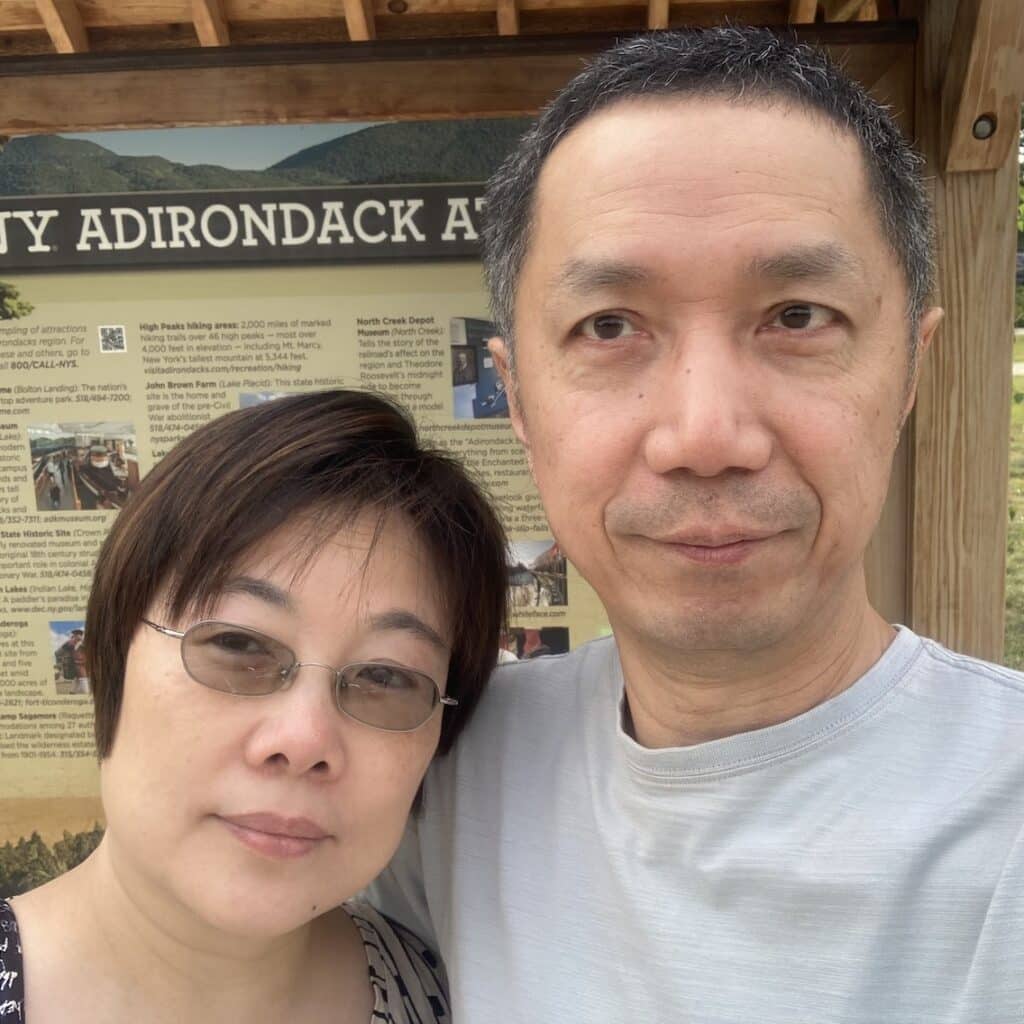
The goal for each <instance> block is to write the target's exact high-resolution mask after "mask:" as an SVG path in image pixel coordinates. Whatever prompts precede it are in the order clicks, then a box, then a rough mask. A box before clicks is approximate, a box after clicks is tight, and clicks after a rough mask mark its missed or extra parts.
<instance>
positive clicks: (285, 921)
mask: <svg viewBox="0 0 1024 1024" xmlns="http://www.w3.org/2000/svg"><path fill="white" fill-rule="evenodd" d="M373 527H374V520H372V519H370V518H368V517H364V518H363V519H360V520H357V521H356V524H355V526H354V527H353V528H352V529H350V530H346V531H345V532H344V533H341V534H338V535H336V536H335V537H334V538H333V539H332V540H330V541H328V542H327V543H324V544H323V545H322V546H321V547H320V548H319V549H318V550H317V553H316V556H315V559H314V560H313V561H312V562H311V563H310V564H309V565H308V567H307V568H305V569H304V570H301V571H300V570H299V566H300V563H298V562H297V561H296V559H295V556H294V554H293V551H294V549H295V543H296V540H297V539H298V537H299V532H298V530H297V529H296V528H295V527H291V528H288V527H286V528H284V529H282V530H280V531H279V532H278V533H276V534H275V535H274V536H272V537H271V538H270V539H268V541H266V542H265V543H264V544H263V545H261V546H260V547H259V548H258V549H257V550H255V551H253V552H252V554H251V557H249V558H248V559H246V560H245V561H244V563H243V564H242V565H240V566H239V568H238V571H237V573H236V574H235V576H234V579H233V581H232V582H231V583H230V584H229V586H228V587H227V588H226V590H225V592H224V593H223V594H222V595H221V597H220V598H219V600H218V602H217V604H216V607H215V608H214V609H213V610H212V611H211V612H210V613H209V614H206V615H204V616H203V618H206V619H217V620H220V621H225V622H229V623H232V624H235V625H239V626H245V627H248V628H250V629H254V630H258V631H260V632H262V633H265V634H268V635H269V636H271V637H273V638H275V639H276V640H278V641H280V642H281V643H282V644H285V645H286V646H287V647H289V648H291V650H292V651H293V652H294V653H295V656H296V658H297V660H298V661H300V662H317V663H321V664H323V665H329V666H336V667H341V666H342V665H346V664H348V663H351V662H357V661H388V662H396V663H398V664H400V665H403V666H406V667H407V668H411V669H415V670H416V671H418V672H421V673H423V674H425V675H427V676H429V677H431V678H432V679H434V680H436V681H437V682H438V684H439V685H440V686H441V687H442V689H443V687H444V681H445V678H446V676H447V670H448V660H449V654H448V650H447V647H446V646H445V645H446V644H447V643H448V642H449V631H448V624H447V623H446V621H445V618H444V615H443V613H442V609H441V606H440V604H439V601H438V586H437V580H436V574H435V573H434V572H433V570H432V566H431V564H430V560H429V557H428V555H427V552H426V551H425V549H424V548H423V546H422V544H421V542H420V541H419V540H418V539H417V538H416V537H415V536H414V534H413V532H412V530H411V528H410V527H409V525H408V524H407V523H406V522H404V521H403V520H401V519H395V518H392V519H390V520H388V521H387V522H386V523H385V526H384V528H383V530H382V531H381V533H380V536H379V538H378V540H377V543H376V546H374V547H373V551H372V554H371V553H370V542H371V535H372V530H373ZM297 571H299V575H298V576H296V572H297ZM147 617H148V618H150V619H152V620H153V621H154V622H156V623H158V624H159V625H162V626H169V627H172V628H174V629H178V630H185V629H187V628H188V627H189V626H191V625H193V624H194V622H195V621H196V619H195V618H192V619H185V620H182V621H179V622H169V621H167V620H166V618H165V617H164V613H163V612H162V610H161V609H160V608H153V609H150V612H149V614H148V615H147ZM432 637H433V638H432ZM437 638H441V639H442V640H443V641H444V643H443V644H442V643H439V642H438V639H437ZM180 650H181V645H180V641H179V640H177V639H174V638H172V637H168V636H166V635H164V634H161V633H159V632H157V631H156V630H154V629H152V628H151V627H149V626H147V625H145V624H142V625H140V626H139V629H138V630H137V632H136V634H135V636H134V638H133V641H132V645H131V647H130V649H129V652H128V661H127V668H126V673H125V684H124V698H123V703H122V707H121V715H120V719H119V722H118V727H117V734H116V738H115V741H114V745H113V748H112V750H111V753H110V755H109V756H108V757H107V758H106V759H105V760H104V761H103V763H102V766H101V784H102V793H103V803H104V808H105V811H106V815H107V823H108V836H107V843H108V848H109V853H110V857H111V858H112V862H114V863H115V866H116V867H117V869H118V870H119V872H130V873H133V874H134V875H135V876H136V877H137V878H138V879H140V880H142V881H144V882H148V883H150V884H151V885H153V886H155V888H156V891H157V892H159V893H160V895H161V896H162V897H164V898H169V899H170V901H171V902H172V903H173V902H177V903H179V904H181V905H183V906H184V907H185V908H186V909H187V910H189V911H191V912H193V913H195V914H197V915H198V916H199V917H201V918H202V919H204V920H205V921H207V922H208V923H209V924H211V925H212V926H214V927H216V928H218V929H221V930H224V931H227V932H230V933H232V934H237V935H248V936H253V937H257V936H258V937H269V936H273V935H279V934H284V933H286V932H288V931H290V930H292V929H294V928H296V927H298V926H299V925H301V924H304V923H305V922H306V921H308V920H310V919H311V918H312V917H314V916H316V915H317V914H320V913H322V912H324V911H326V910H328V909H330V908H331V907H332V906H336V905H337V904H338V903H340V902H341V901H343V900H345V899H347V898H349V897H350V896H352V895H353V894H355V893H356V892H357V891H359V890H360V889H361V888H363V887H364V886H365V885H366V884H367V883H368V882H370V881H371V880H372V879H373V878H374V876H375V875H376V874H377V873H378V872H379V871H380V870H381V869H382V868H383V867H384V866H385V865H386V864H387V862H388V860H389V858H390V856H391V854H392V853H393V852H394V849H395V847H396V846H397V845H398V841H399V839H400V838H401V834H402V830H403V826H404V824H405V819H406V817H407V815H408V813H409V808H410V805H411V804H412V801H413V798H414V797H415V794H416V791H417V789H418V787H419V784H420V781H421V779H422V777H423V774H424V772H425V771H426V768H427V765H428V763H429V761H430V759H431V757H432V755H433V753H434V749H435V747H436V746H437V741H438V737H439V734H440V726H441V712H440V709H439V708H438V709H437V710H435V712H434V715H433V716H432V717H431V718H430V719H429V721H428V722H427V723H426V724H425V725H423V726H422V727H420V728H419V729H417V730H415V731H413V732H404V733H400V732H385V731H382V730H380V729H375V728H372V727H370V726H367V725H363V724H361V723H360V722H357V721H353V720H352V719H351V718H348V717H346V716H345V715H343V714H342V713H341V712H340V711H339V710H338V708H337V706H336V704H335V697H334V687H333V677H332V674H331V672H330V671H329V670H328V669H326V668H323V667H319V665H311V666H307V667H303V668H300V669H299V670H298V672H297V674H296V675H295V677H294V679H293V681H292V683H291V685H290V686H289V687H288V688H286V689H284V690H279V691H277V692H275V693H272V694H270V695H267V696H260V697H240V696H235V695H233V694H230V693H223V692H220V691H217V690H212V689H208V688H207V687H204V686H202V685H200V684H199V683H197V682H196V681H195V680H193V679H192V678H191V677H190V676H189V675H188V673H187V672H186V671H185V669H184V667H183V665H182V661H181V653H180ZM385 699H386V698H385Z"/></svg>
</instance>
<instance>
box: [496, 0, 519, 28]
mask: <svg viewBox="0 0 1024 1024" xmlns="http://www.w3.org/2000/svg"><path fill="white" fill-rule="evenodd" d="M498 35H501V36H517V35H519V7H518V6H517V3H516V0H498Z"/></svg>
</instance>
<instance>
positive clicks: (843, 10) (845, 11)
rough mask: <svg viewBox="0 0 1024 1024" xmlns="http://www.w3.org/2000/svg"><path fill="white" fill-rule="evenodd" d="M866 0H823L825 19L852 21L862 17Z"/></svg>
mask: <svg viewBox="0 0 1024 1024" xmlns="http://www.w3.org/2000/svg"><path fill="white" fill-rule="evenodd" d="M866 4H867V0H824V3H823V6H824V8H825V20H826V21H853V20H855V19H863V17H864V15H863V13H862V12H863V9H864V7H865V6H866Z"/></svg>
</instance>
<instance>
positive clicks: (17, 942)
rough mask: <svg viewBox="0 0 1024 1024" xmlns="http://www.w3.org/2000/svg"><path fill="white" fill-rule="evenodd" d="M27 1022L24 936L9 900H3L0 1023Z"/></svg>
mask: <svg viewBox="0 0 1024 1024" xmlns="http://www.w3.org/2000/svg"><path fill="white" fill-rule="evenodd" d="M24 1020H25V973H24V971H23V970H22V966H21V935H20V934H19V933H18V921H17V919H16V918H15V916H14V911H13V910H11V907H10V904H9V903H8V902H7V900H0V1024H22V1022H23V1021H24Z"/></svg>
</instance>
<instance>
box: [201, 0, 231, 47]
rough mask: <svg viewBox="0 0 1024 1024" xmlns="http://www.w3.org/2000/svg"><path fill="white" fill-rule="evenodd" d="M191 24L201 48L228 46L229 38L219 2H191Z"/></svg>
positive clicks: (210, 0) (202, 0)
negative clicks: (193, 26)
mask: <svg viewBox="0 0 1024 1024" xmlns="http://www.w3.org/2000/svg"><path fill="white" fill-rule="evenodd" d="M192 23H193V24H194V25H195V27H196V35H197V36H198V37H199V43H200V45H201V46H229V45H230V44H231V36H230V33H229V32H228V23H227V21H226V20H225V19H224V10H223V8H222V7H221V0H192Z"/></svg>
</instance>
